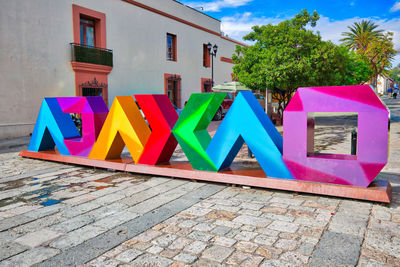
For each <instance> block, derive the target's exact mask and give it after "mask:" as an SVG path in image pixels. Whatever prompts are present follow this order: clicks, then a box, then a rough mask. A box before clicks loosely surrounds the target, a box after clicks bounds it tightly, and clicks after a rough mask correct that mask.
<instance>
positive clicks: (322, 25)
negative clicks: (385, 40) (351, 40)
mask: <svg viewBox="0 0 400 267" xmlns="http://www.w3.org/2000/svg"><path fill="white" fill-rule="evenodd" d="M363 19H364V20H368V19H370V20H372V21H373V22H374V23H376V24H378V25H380V27H379V28H380V29H383V30H385V31H390V32H393V34H394V35H393V43H394V47H395V49H396V50H398V51H400V18H394V19H390V20H385V19H375V18H358V17H355V18H350V19H346V20H331V19H329V18H328V17H324V16H321V18H320V19H319V21H318V22H317V26H316V27H315V28H314V29H315V30H317V31H319V32H320V33H321V37H322V39H324V40H331V41H332V42H334V43H336V44H339V43H340V39H342V38H343V37H342V35H341V34H342V32H345V31H348V28H347V26H350V25H352V24H353V23H354V22H356V21H361V20H363ZM392 64H393V65H394V66H397V65H398V64H400V54H398V55H397V56H396V57H395V59H394V61H393V62H392Z"/></svg>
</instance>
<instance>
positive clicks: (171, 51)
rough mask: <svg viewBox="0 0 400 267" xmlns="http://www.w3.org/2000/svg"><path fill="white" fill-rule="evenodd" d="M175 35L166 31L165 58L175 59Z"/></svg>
mask: <svg viewBox="0 0 400 267" xmlns="http://www.w3.org/2000/svg"><path fill="white" fill-rule="evenodd" d="M176 58H177V57H176V35H173V34H170V33H167V60H170V61H176Z"/></svg>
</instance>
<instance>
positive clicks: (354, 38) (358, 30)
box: [340, 20, 383, 52]
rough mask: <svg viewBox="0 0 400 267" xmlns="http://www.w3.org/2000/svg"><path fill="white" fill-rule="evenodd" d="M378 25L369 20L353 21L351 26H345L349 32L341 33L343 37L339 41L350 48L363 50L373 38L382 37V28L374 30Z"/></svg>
mask: <svg viewBox="0 0 400 267" xmlns="http://www.w3.org/2000/svg"><path fill="white" fill-rule="evenodd" d="M378 27H379V25H377V24H375V23H374V22H372V21H371V20H362V21H361V22H355V23H354V24H353V25H352V26H348V27H347V28H349V30H350V31H349V32H343V33H342V36H344V38H343V39H341V40H340V41H342V42H343V44H344V45H345V46H347V47H349V48H351V49H352V50H356V51H362V52H364V51H365V50H367V48H368V45H369V44H370V43H371V42H372V41H373V40H375V39H377V38H381V37H383V33H382V32H383V30H376V28H378Z"/></svg>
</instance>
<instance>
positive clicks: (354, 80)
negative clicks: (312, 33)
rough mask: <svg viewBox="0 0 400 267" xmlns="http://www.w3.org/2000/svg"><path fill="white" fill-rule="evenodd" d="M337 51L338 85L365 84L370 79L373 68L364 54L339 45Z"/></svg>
mask: <svg viewBox="0 0 400 267" xmlns="http://www.w3.org/2000/svg"><path fill="white" fill-rule="evenodd" d="M336 52H337V53H336V55H335V56H336V60H337V65H336V69H335V71H336V72H337V73H338V74H337V81H336V85H355V84H364V83H366V82H367V81H369V80H370V78H371V75H372V70H371V69H370V67H369V64H368V61H367V60H366V58H365V57H364V56H362V55H359V54H357V53H355V52H354V51H350V50H349V49H348V48H347V47H345V46H337V50H336Z"/></svg>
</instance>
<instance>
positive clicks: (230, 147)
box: [206, 92, 293, 179]
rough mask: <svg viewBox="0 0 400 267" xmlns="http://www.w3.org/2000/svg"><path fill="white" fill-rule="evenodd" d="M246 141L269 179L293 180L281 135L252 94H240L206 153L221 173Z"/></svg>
mask: <svg viewBox="0 0 400 267" xmlns="http://www.w3.org/2000/svg"><path fill="white" fill-rule="evenodd" d="M244 142H246V144H247V145H248V146H249V148H250V149H251V151H252V152H253V154H254V156H255V157H256V159H257V161H258V163H259V164H260V166H261V168H262V169H263V170H264V172H265V173H266V174H267V175H268V176H270V177H275V178H286V179H293V178H292V175H291V173H290V172H289V170H288V168H287V167H286V165H285V163H284V162H283V159H282V142H283V141H282V136H281V135H280V134H279V132H278V131H277V130H276V128H275V126H274V125H273V124H272V122H271V120H270V119H269V118H268V116H267V114H265V112H264V110H263V109H262V107H261V106H260V104H259V103H258V101H257V99H256V98H255V97H254V95H253V93H252V92H240V93H239V94H238V96H237V97H236V98H235V101H234V102H233V104H232V106H231V107H230V108H229V111H228V113H227V114H226V116H225V118H224V120H223V121H222V123H221V125H220V126H219V128H218V130H217V132H216V133H215V135H214V137H213V139H212V140H211V142H210V144H209V146H208V147H207V150H206V151H207V154H208V155H209V157H210V159H211V160H212V161H213V162H214V164H215V166H216V167H217V169H218V170H221V169H223V168H227V167H229V166H230V165H231V163H232V161H233V159H234V158H235V157H236V155H237V153H238V152H239V150H240V148H241V147H242V146H243V143H244Z"/></svg>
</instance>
